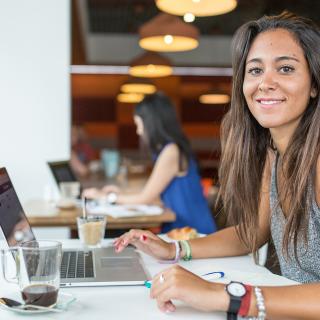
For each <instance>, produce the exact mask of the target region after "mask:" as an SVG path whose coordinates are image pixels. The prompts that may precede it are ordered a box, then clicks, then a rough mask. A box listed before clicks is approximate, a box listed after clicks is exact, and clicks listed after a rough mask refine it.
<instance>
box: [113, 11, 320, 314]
mask: <svg viewBox="0 0 320 320" xmlns="http://www.w3.org/2000/svg"><path fill="white" fill-rule="evenodd" d="M232 50H233V70H234V74H233V94H232V101H231V107H230V110H229V112H228V114H227V115H226V117H225V118H224V121H223V124H222V159H221V167H220V172H219V174H220V183H221V188H220V200H221V201H222V204H223V210H225V211H226V213H227V214H228V217H229V221H230V222H231V223H233V225H234V226H233V227H229V228H226V229H224V230H221V231H219V232H217V233H215V234H213V235H209V236H207V237H205V238H199V239H194V240H191V241H189V243H183V245H182V246H181V250H177V253H178V254H179V255H180V257H183V256H187V257H188V256H190V249H191V252H192V257H193V258H205V257H206V258H207V257H223V256H237V255H244V254H248V253H250V252H252V253H255V252H257V249H258V248H259V247H260V246H262V245H263V244H264V243H266V242H267V241H268V240H269V238H270V237H272V238H273V241H274V243H275V247H276V252H277V255H278V258H279V261H280V267H281V271H282V274H283V276H286V277H288V278H290V279H293V280H296V281H299V282H301V283H303V284H301V285H297V286H286V287H281V286H279V287H260V288H258V289H255V288H252V287H250V286H244V285H243V284H241V283H231V284H229V285H227V286H225V285H222V284H214V283H209V282H207V281H205V280H203V279H200V278H198V277H196V276H195V275H193V274H191V273H190V272H188V271H187V270H185V269H183V268H181V267H179V266H174V267H172V268H169V269H167V270H164V271H163V272H161V274H158V275H156V276H155V278H154V279H153V285H152V290H151V297H152V298H155V299H157V302H158V306H159V308H160V309H161V310H163V311H174V310H175V306H174V304H173V303H172V300H173V299H178V300H182V301H184V302H185V303H187V304H189V305H191V306H193V307H194V308H197V309H201V310H206V311H214V310H222V311H223V310H224V311H228V316H229V319H233V318H234V319H236V316H237V314H240V315H245V316H258V319H265V318H268V319H319V314H320V303H319V301H320V284H319V281H320V250H319V248H320V208H319V206H320V158H319V153H320V101H319V89H320V58H319V57H320V31H319V29H318V28H317V27H316V26H315V25H314V24H313V23H312V22H311V21H309V20H308V19H304V18H301V17H297V16H295V15H293V14H290V13H286V12H285V13H283V14H281V15H279V16H270V17H263V18H261V19H259V20H257V21H251V22H248V23H246V24H245V25H243V26H242V27H241V28H240V29H239V30H238V31H237V33H236V35H235V38H234V41H233V49H232ZM129 243H132V244H133V245H135V246H136V247H138V248H139V249H141V250H143V251H145V252H147V253H149V254H150V255H152V256H154V257H156V258H158V259H172V258H173V257H174V256H175V252H176V251H175V244H170V243H166V242H164V241H162V240H161V239H159V238H158V237H156V236H155V235H153V234H151V233H149V232H146V231H140V230H131V231H130V232H129V233H127V234H124V235H123V236H121V237H120V238H118V239H116V240H115V243H114V244H115V249H116V251H121V250H122V249H123V248H124V247H125V246H126V245H127V244H129Z"/></svg>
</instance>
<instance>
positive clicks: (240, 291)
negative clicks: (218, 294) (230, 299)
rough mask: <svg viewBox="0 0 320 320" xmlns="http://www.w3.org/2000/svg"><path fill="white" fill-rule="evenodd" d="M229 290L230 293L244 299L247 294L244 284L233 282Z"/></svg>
mask: <svg viewBox="0 0 320 320" xmlns="http://www.w3.org/2000/svg"><path fill="white" fill-rule="evenodd" d="M227 288H228V292H229V293H230V294H232V295H233V296H236V297H243V296H244V295H245V294H246V288H245V286H244V285H243V284H242V283H238V282H231V283H230V284H229V285H228V286H227Z"/></svg>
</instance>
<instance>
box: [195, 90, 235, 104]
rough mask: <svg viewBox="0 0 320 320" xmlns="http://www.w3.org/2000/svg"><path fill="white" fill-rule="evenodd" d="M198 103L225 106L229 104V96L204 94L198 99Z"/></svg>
mask: <svg viewBox="0 0 320 320" xmlns="http://www.w3.org/2000/svg"><path fill="white" fill-rule="evenodd" d="M199 101H200V102H201V103H203V104H226V103H229V102H230V96H229V95H228V94H225V93H213V92H210V93H206V94H202V95H201V96H200V97H199Z"/></svg>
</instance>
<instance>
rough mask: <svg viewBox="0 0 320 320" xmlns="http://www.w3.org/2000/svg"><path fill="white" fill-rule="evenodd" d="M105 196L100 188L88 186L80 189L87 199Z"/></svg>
mask: <svg viewBox="0 0 320 320" xmlns="http://www.w3.org/2000/svg"><path fill="white" fill-rule="evenodd" d="M105 196H106V194H105V193H104V192H103V191H102V189H97V188H88V189H84V190H83V191H82V197H85V198H88V199H101V198H103V197H105Z"/></svg>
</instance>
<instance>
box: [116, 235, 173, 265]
mask: <svg viewBox="0 0 320 320" xmlns="http://www.w3.org/2000/svg"><path fill="white" fill-rule="evenodd" d="M128 244H132V245H134V246H135V247H136V248H137V249H139V250H141V251H143V252H144V253H146V254H148V255H150V256H152V257H154V258H156V259H161V260H170V259H174V257H175V245H174V244H173V243H168V242H166V241H164V240H162V239H160V238H159V237H158V236H156V235H155V234H153V233H152V232H150V231H147V230H134V229H132V230H130V231H129V232H126V233H125V234H123V235H122V236H121V237H119V238H116V239H115V240H114V242H113V245H114V247H115V250H116V252H121V251H122V250H123V249H124V248H125V247H126V246H127V245H128Z"/></svg>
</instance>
